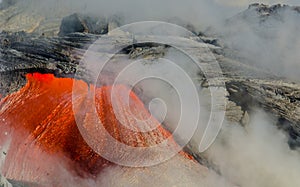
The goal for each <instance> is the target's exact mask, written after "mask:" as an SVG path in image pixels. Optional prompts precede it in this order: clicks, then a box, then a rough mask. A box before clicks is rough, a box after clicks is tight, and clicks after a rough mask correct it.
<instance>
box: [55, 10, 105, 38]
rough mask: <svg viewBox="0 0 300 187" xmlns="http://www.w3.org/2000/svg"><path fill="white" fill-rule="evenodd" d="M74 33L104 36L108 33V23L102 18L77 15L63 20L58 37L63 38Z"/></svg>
mask: <svg viewBox="0 0 300 187" xmlns="http://www.w3.org/2000/svg"><path fill="white" fill-rule="evenodd" d="M74 32H86V33H91V34H106V33H107V32H108V21H107V20H106V19H105V18H103V17H96V16H92V15H83V14H77V13H75V14H72V15H70V16H67V17H65V18H63V20H62V22H61V26H60V31H59V36H64V35H66V34H70V33H74Z"/></svg>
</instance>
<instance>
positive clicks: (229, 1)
mask: <svg viewBox="0 0 300 187" xmlns="http://www.w3.org/2000/svg"><path fill="white" fill-rule="evenodd" d="M214 1H215V2H216V3H218V4H221V5H225V6H233V7H245V6H248V5H249V4H251V3H264V4H278V3H280V4H290V5H291V4H296V3H299V2H297V1H295V0H238V1H237V0H214Z"/></svg>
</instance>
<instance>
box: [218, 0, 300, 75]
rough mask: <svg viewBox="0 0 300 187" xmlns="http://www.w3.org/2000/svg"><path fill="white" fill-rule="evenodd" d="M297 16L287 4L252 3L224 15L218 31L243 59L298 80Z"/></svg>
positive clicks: (299, 16)
mask: <svg viewBox="0 0 300 187" xmlns="http://www.w3.org/2000/svg"><path fill="white" fill-rule="evenodd" d="M266 8H267V9H266ZM299 18H300V13H299V11H298V10H297V9H293V8H291V7H275V6H273V7H270V8H269V7H265V6H261V7H258V8H257V7H255V6H253V7H251V8H249V9H248V10H246V11H244V12H242V13H240V14H238V15H236V16H233V17H232V18H230V19H228V20H227V22H226V24H224V25H223V24H222V27H219V28H218V32H219V33H220V35H222V36H223V37H222V38H223V41H224V42H225V43H226V45H227V46H229V47H230V48H231V49H235V50H236V51H237V54H238V56H239V57H242V58H244V59H245V60H244V61H245V62H247V63H249V64H251V65H252V66H256V67H258V68H263V69H264V70H266V71H269V72H271V73H272V74H274V75H279V76H283V77H287V78H289V79H292V80H294V81H299V72H298V71H299V69H300V64H299V63H298V61H299V58H300V55H299V52H298V51H299V49H300V39H299V36H298V35H299V31H300V22H299V20H300V19H299Z"/></svg>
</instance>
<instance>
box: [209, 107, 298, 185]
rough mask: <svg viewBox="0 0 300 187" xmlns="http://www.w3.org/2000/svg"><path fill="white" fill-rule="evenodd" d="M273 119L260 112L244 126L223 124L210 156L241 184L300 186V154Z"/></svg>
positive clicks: (230, 178) (227, 174)
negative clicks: (290, 144) (291, 145)
mask: <svg viewBox="0 0 300 187" xmlns="http://www.w3.org/2000/svg"><path fill="white" fill-rule="evenodd" d="M272 121H273V120H271V118H269V117H268V116H267V115H266V114H264V112H262V111H257V113H256V114H253V116H252V117H251V122H250V124H249V126H247V127H245V128H243V127H242V126H239V125H237V124H226V125H224V127H223V129H222V132H221V134H220V135H219V137H218V138H217V140H216V142H215V143H214V144H213V145H212V147H211V148H210V149H209V150H208V151H207V152H206V153H205V154H206V156H207V158H209V160H210V161H211V162H213V163H214V164H215V165H217V167H218V168H219V171H220V172H221V174H222V175H223V176H224V177H225V178H227V179H229V180H230V181H232V182H234V183H235V184H237V185H238V186H243V187H252V186H259V187H260V186H261V187H268V186H272V187H281V186H291V187H296V186H299V185H300V180H299V176H300V153H299V151H297V150H291V149H290V148H289V145H288V143H287V141H288V137H287V136H286V135H285V134H284V133H283V132H282V131H280V130H278V129H277V128H276V127H275V125H274V124H273V122H272Z"/></svg>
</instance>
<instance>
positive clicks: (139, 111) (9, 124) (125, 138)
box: [0, 73, 189, 178]
mask: <svg viewBox="0 0 300 187" xmlns="http://www.w3.org/2000/svg"><path fill="white" fill-rule="evenodd" d="M26 78H27V84H26V85H25V86H24V87H23V88H22V89H20V90H19V91H18V92H16V93H13V94H11V95H9V96H7V97H5V98H2V100H1V101H0V123H1V126H0V133H1V134H0V141H1V142H0V143H2V142H4V139H5V138H7V136H5V135H7V134H5V135H4V132H10V134H11V137H12V143H11V146H10V149H9V151H8V153H7V154H8V155H11V156H10V159H8V161H7V162H11V163H12V162H14V163H18V162H22V160H21V159H19V157H17V156H15V155H16V154H17V153H20V152H22V149H23V152H24V151H25V149H32V150H33V151H32V153H31V154H33V155H32V157H33V158H34V157H38V155H34V154H35V151H34V149H42V150H44V151H45V152H47V153H48V154H62V155H64V156H65V157H67V158H69V159H70V160H71V164H70V167H71V169H73V170H75V171H76V172H77V173H78V174H82V173H88V174H92V175H95V174H97V173H99V172H100V171H101V170H102V169H104V168H105V167H107V166H109V165H111V164H112V163H111V162H109V161H107V160H106V159H104V158H102V157H101V156H99V155H98V154H97V153H96V152H94V151H93V150H92V149H91V148H90V147H89V146H88V144H87V143H86V142H85V140H84V139H83V138H82V136H81V134H80V132H79V130H78V128H77V125H76V122H75V117H74V112H73V108H72V106H73V105H72V88H73V84H74V81H77V82H76V85H77V86H79V87H80V88H81V89H82V90H86V89H88V85H87V84H86V83H85V82H83V81H80V80H74V79H71V78H56V77H55V76H54V75H52V74H40V73H33V74H27V76H26ZM90 87H92V85H90ZM111 89H112V87H111V86H104V87H100V88H96V109H97V113H98V115H99V117H100V120H101V122H102V123H103V126H104V127H105V129H106V130H107V131H108V132H109V133H110V134H111V136H112V137H114V138H115V139H116V140H118V141H120V142H122V143H124V144H127V145H131V146H135V147H136V146H151V145H155V144H157V143H160V142H161V141H163V140H165V139H166V138H170V136H171V134H170V133H169V132H168V131H167V130H165V129H164V128H163V127H162V126H161V125H160V124H159V123H158V122H157V120H155V119H154V118H153V117H151V115H150V114H149V112H148V110H147V109H146V108H145V107H144V105H143V103H142V101H141V100H140V99H139V98H138V97H137V96H136V95H135V94H134V93H133V92H131V91H129V98H130V105H129V106H127V105H125V104H124V102H122V99H117V101H116V102H117V105H118V110H116V111H114V110H113V108H112V107H113V106H112V102H111V97H110V93H111ZM115 89H116V92H117V93H118V94H117V96H118V98H121V97H122V93H124V92H126V91H128V89H129V88H127V87H126V86H124V85H119V86H116V87H115ZM86 97H87V96H86V94H84V93H83V94H82V95H81V97H79V98H77V99H76V100H75V102H77V104H78V103H79V104H84V103H83V102H84V101H85V99H86ZM75 112H76V111H75ZM115 112H118V114H115ZM130 112H132V113H133V114H134V115H136V116H140V118H141V119H149V120H148V123H149V125H154V126H156V128H155V129H154V130H151V131H149V132H135V131H133V130H132V129H129V128H126V126H124V125H122V124H121V123H120V122H119V121H118V120H117V119H116V115H119V117H120V118H121V119H122V121H123V122H126V123H127V125H130V127H131V128H133V129H138V128H139V127H138V124H135V123H132V120H131V119H130V117H128V116H130V115H128V114H130ZM90 119H91V116H89V114H85V116H84V121H85V122H86V123H85V126H86V128H88V129H89V130H91V131H93V130H92V129H93V128H95V127H94V126H93V125H92V123H88V122H89V120H90ZM97 136H99V134H97ZM98 138H99V137H98ZM100 138H103V140H105V137H101V136H100ZM171 138H172V137H171ZM24 142H25V143H26V145H24V144H25V143H24ZM28 142H34V143H31V144H30V143H28ZM32 144H33V145H32ZM104 144H105V142H104ZM174 144H175V141H174ZM181 154H183V155H185V156H188V157H189V155H187V154H185V153H183V152H182V153H181ZM14 159H15V160H14ZM5 167H6V170H9V167H11V164H9V163H8V164H6V166H5ZM14 167H18V164H14ZM19 167H22V166H19ZM14 169H15V170H16V171H19V170H22V169H24V168H20V169H19V170H18V169H17V168H14ZM4 170H5V168H4ZM12 175H14V174H12ZM15 175H16V176H11V177H13V178H18V174H17V173H15Z"/></svg>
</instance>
